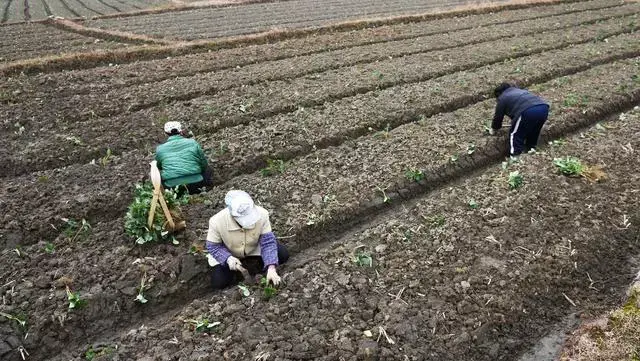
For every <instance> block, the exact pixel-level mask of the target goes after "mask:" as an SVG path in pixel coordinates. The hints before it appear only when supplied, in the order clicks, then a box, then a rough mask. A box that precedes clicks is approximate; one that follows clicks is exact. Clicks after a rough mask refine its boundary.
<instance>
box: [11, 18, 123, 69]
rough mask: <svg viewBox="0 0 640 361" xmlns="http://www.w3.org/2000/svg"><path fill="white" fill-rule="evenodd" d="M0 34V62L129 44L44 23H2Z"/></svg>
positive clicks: (91, 50)
mask: <svg viewBox="0 0 640 361" xmlns="http://www.w3.org/2000/svg"><path fill="white" fill-rule="evenodd" d="M0 36H1V40H0V65H1V64H3V63H9V62H12V61H19V60H28V59H33V58H39V57H44V56H60V55H63V54H70V53H78V52H94V53H95V52H100V51H108V50H112V49H121V48H125V47H126V46H127V45H129V44H127V43H126V42H118V41H113V40H103V39H98V38H93V37H89V36H84V35H80V34H77V33H72V32H69V31H65V30H61V29H58V28H55V27H53V26H50V25H47V24H43V23H20V24H11V25H5V26H0Z"/></svg>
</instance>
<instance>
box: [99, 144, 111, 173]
mask: <svg viewBox="0 0 640 361" xmlns="http://www.w3.org/2000/svg"><path fill="white" fill-rule="evenodd" d="M111 155H112V154H111V148H107V153H106V154H105V156H104V157H102V158H100V164H101V165H102V168H104V167H106V166H107V164H109V162H110V161H111Z"/></svg>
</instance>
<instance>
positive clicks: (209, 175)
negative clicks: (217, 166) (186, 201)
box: [165, 166, 213, 196]
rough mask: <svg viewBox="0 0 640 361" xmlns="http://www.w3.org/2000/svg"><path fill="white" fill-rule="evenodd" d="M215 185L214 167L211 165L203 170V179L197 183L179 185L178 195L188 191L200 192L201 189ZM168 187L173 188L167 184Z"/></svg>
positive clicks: (191, 192)
mask: <svg viewBox="0 0 640 361" xmlns="http://www.w3.org/2000/svg"><path fill="white" fill-rule="evenodd" d="M212 186H213V169H212V168H211V166H207V168H206V169H205V170H204V172H202V180H201V181H200V182H197V183H187V184H183V185H181V186H179V187H178V195H179V196H181V195H183V194H184V192H188V193H189V194H199V193H200V191H202V189H203V188H204V189H205V190H206V189H209V188H211V187H212ZM165 188H167V189H172V188H170V187H167V186H165Z"/></svg>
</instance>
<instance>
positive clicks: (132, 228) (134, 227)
mask: <svg viewBox="0 0 640 361" xmlns="http://www.w3.org/2000/svg"><path fill="white" fill-rule="evenodd" d="M152 199H153V185H152V184H151V182H145V183H143V184H136V188H135V196H134V199H133V202H132V203H131V204H130V205H129V209H128V210H127V214H126V215H125V223H124V229H125V231H126V233H127V234H128V235H129V236H131V237H133V238H134V239H135V242H136V243H137V244H145V243H148V242H160V241H171V242H172V243H174V244H175V243H176V242H177V240H176V239H175V237H174V235H173V234H172V233H171V232H169V230H167V229H166V228H165V227H166V218H165V216H164V212H162V211H156V212H155V215H154V218H153V225H152V227H151V229H149V228H148V224H147V222H148V217H149V209H150V207H151V200H152ZM164 199H165V201H166V202H167V207H169V210H170V211H171V214H172V215H173V217H174V221H175V222H178V219H179V218H180V214H181V212H180V206H181V205H185V204H188V203H189V195H188V194H186V192H185V193H184V194H183V195H178V193H177V192H176V191H175V190H170V189H167V190H164Z"/></svg>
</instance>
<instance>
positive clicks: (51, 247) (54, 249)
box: [44, 242, 56, 254]
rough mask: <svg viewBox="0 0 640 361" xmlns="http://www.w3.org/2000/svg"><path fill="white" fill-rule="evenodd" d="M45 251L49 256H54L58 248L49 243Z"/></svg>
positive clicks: (45, 246)
mask: <svg viewBox="0 0 640 361" xmlns="http://www.w3.org/2000/svg"><path fill="white" fill-rule="evenodd" d="M44 251H45V252H47V253H48V254H53V253H54V252H55V251H56V247H55V246H54V245H53V243H51V242H47V243H46V244H45V245H44Z"/></svg>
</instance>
